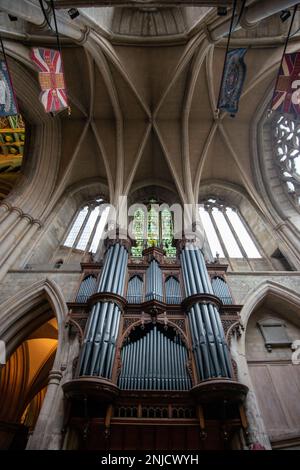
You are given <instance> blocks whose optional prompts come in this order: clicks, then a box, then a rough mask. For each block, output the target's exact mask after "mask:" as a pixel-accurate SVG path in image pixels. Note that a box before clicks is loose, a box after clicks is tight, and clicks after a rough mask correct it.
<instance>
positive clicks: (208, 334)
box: [181, 248, 232, 380]
mask: <svg viewBox="0 0 300 470" xmlns="http://www.w3.org/2000/svg"><path fill="white" fill-rule="evenodd" d="M181 261H182V271H183V277H184V283H185V290H186V293H187V296H189V295H192V294H203V293H207V294H214V292H215V291H214V289H213V287H212V284H211V281H210V278H209V275H208V272H207V269H206V266H205V261H204V257H203V254H202V252H201V251H200V249H199V248H195V249H183V251H182V253H181ZM218 288H219V292H220V286H219V285H218ZM188 319H189V325H190V330H191V335H192V340H193V352H194V354H195V359H196V365H197V369H198V375H199V379H200V380H204V379H208V378H212V377H231V376H232V370H231V361H230V356H229V351H228V347H227V344H226V340H225V336H224V331H223V327H222V323H221V320H220V315H219V312H218V309H217V307H216V306H215V304H212V303H209V302H207V301H206V303H201V302H197V303H196V304H194V305H193V306H192V307H190V309H189V311H188Z"/></svg>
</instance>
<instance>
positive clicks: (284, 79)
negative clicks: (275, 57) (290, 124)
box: [271, 52, 300, 114]
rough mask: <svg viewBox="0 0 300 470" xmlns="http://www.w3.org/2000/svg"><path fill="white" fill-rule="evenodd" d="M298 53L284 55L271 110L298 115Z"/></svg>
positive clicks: (299, 75)
mask: <svg viewBox="0 0 300 470" xmlns="http://www.w3.org/2000/svg"><path fill="white" fill-rule="evenodd" d="M299 87H300V52H294V53H293V54H285V55H284V56H283V60H282V66H281V67H280V70H279V74H278V78H277V83H276V87H275V91H274V95H273V100H272V105H271V108H272V110H274V111H280V112H281V113H295V114H300V90H298V89H299Z"/></svg>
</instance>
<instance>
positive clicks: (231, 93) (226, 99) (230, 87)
mask: <svg viewBox="0 0 300 470" xmlns="http://www.w3.org/2000/svg"><path fill="white" fill-rule="evenodd" d="M246 52H247V49H245V48H239V49H232V50H231V51H229V52H228V54H227V58H226V63H225V71H224V77H223V83H222V85H221V93H220V100H219V109H222V110H223V111H226V112H227V113H230V114H236V113H237V112H238V106H239V100H240V96H241V93H242V89H243V84H244V81H245V77H246V71H247V67H246V64H245V62H244V56H245V54H246Z"/></svg>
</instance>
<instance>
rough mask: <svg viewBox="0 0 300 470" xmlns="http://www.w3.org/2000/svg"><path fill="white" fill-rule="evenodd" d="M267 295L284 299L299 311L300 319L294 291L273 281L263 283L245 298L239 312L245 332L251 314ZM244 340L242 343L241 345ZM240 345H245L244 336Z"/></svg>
mask: <svg viewBox="0 0 300 470" xmlns="http://www.w3.org/2000/svg"><path fill="white" fill-rule="evenodd" d="M268 295H272V296H275V297H278V298H280V299H284V300H285V301H286V302H287V303H289V304H291V305H294V306H295V307H297V308H298V309H299V319H300V295H299V293H298V292H296V291H295V290H293V289H291V288H289V287H285V286H283V285H281V284H279V283H277V282H274V281H264V282H262V283H261V284H260V285H259V286H258V287H255V289H253V290H252V291H251V292H250V293H249V294H248V296H247V298H246V300H245V303H244V306H243V308H242V310H241V312H240V315H241V320H242V323H243V327H244V329H245V331H246V329H247V324H248V321H249V318H250V316H251V315H252V313H253V312H254V311H255V310H256V309H257V308H258V307H259V305H260V304H261V303H262V302H263V301H264V300H265V299H266V297H267V296H268ZM243 340H244V343H243ZM241 343H242V344H244V345H245V335H243V336H242V338H241Z"/></svg>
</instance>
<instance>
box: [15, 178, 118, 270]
mask: <svg viewBox="0 0 300 470" xmlns="http://www.w3.org/2000/svg"><path fill="white" fill-rule="evenodd" d="M97 197H102V198H103V199H104V201H105V202H109V200H110V199H109V190H108V186H107V184H106V182H105V181H103V180H102V179H101V178H87V179H84V180H81V181H79V182H77V183H75V184H73V185H70V186H69V187H68V188H67V189H66V190H65V192H64V193H63V195H62V196H61V197H60V199H59V200H58V201H57V203H56V204H55V206H54V208H53V210H52V213H51V215H50V216H49V217H47V221H46V222H45V224H44V225H43V227H42V229H41V230H39V232H38V234H37V236H36V238H35V240H34V242H33V244H32V245H31V247H30V249H28V250H27V253H26V255H25V256H24V257H22V258H21V260H22V265H23V266H24V265H26V264H27V263H28V264H35V263H37V264H38V263H41V262H44V263H48V262H50V263H52V264H53V263H54V261H55V259H54V258H53V255H54V253H55V258H62V259H64V258H65V253H62V252H59V250H58V251H57V250H56V251H55V250H51V251H49V245H48V243H47V236H48V234H49V233H52V239H53V234H55V246H56V247H57V248H59V246H60V245H62V244H63V241H64V239H65V238H66V236H67V234H68V232H69V229H70V227H71V226H72V223H73V221H74V220H75V219H76V216H77V214H78V211H79V209H80V207H82V206H83V205H84V204H85V203H87V202H88V201H91V200H93V199H95V198H97ZM80 257H81V255H79V258H80Z"/></svg>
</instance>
